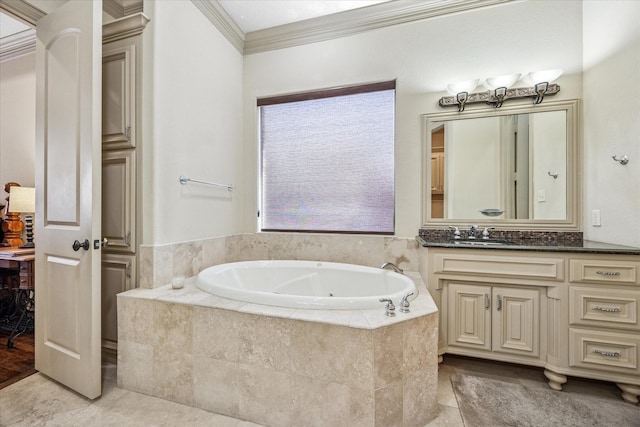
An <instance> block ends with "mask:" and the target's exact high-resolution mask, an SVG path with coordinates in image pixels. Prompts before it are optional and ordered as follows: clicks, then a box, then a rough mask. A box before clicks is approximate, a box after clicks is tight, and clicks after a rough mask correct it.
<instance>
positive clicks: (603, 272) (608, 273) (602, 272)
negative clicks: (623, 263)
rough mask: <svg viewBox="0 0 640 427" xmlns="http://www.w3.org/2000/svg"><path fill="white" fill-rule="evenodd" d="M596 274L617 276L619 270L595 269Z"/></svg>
mask: <svg viewBox="0 0 640 427" xmlns="http://www.w3.org/2000/svg"><path fill="white" fill-rule="evenodd" d="M596 274H599V275H601V276H619V275H620V272H619V271H600V270H598V271H596Z"/></svg>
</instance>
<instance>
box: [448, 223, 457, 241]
mask: <svg viewBox="0 0 640 427" xmlns="http://www.w3.org/2000/svg"><path fill="white" fill-rule="evenodd" d="M449 230H453V238H454V239H455V240H458V239H459V238H460V229H459V228H458V227H453V226H451V225H450V226H449Z"/></svg>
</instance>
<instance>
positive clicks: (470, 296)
mask: <svg viewBox="0 0 640 427" xmlns="http://www.w3.org/2000/svg"><path fill="white" fill-rule="evenodd" d="M490 304H491V287H489V286H478V285H465V284H461V283H449V286H448V289H447V311H448V315H447V318H448V326H447V337H448V344H449V345H452V346H458V347H468V348H475V349H480V350H491V308H490Z"/></svg>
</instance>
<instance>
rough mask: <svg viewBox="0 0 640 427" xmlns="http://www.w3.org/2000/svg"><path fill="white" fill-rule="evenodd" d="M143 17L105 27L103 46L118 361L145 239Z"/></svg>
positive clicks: (106, 350)
mask: <svg viewBox="0 0 640 427" xmlns="http://www.w3.org/2000/svg"><path fill="white" fill-rule="evenodd" d="M148 22H149V20H148V18H147V17H146V16H145V15H144V14H143V13H137V14H134V15H130V16H126V17H124V18H121V19H117V20H115V21H112V22H109V23H107V24H105V25H104V26H103V45H102V235H103V237H105V238H106V239H107V240H108V243H107V245H106V246H104V247H103V250H102V353H103V359H105V360H109V361H112V362H115V361H116V359H117V344H118V317H117V312H116V310H117V307H116V306H117V304H116V294H118V293H120V292H124V291H126V290H129V289H132V288H134V287H137V283H138V280H137V261H138V242H139V240H140V235H139V230H140V229H141V227H140V226H139V218H140V212H141V210H140V206H139V205H138V203H139V202H138V200H139V199H140V198H139V197H136V195H137V193H138V172H139V162H140V160H139V159H140V157H141V156H140V154H141V150H142V148H141V146H142V144H141V138H142V133H141V128H142V126H141V123H140V118H141V102H140V100H141V84H140V80H141V62H142V61H141V54H140V49H141V46H142V31H143V30H144V27H145V26H146V24H147V23H148Z"/></svg>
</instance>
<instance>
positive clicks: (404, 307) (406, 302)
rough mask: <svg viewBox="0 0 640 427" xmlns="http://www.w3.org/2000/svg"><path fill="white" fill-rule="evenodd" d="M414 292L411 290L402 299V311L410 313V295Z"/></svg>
mask: <svg viewBox="0 0 640 427" xmlns="http://www.w3.org/2000/svg"><path fill="white" fill-rule="evenodd" d="M413 294H414V293H413V292H409V293H408V294H406V295H405V296H403V297H402V299H401V300H400V312H402V313H408V312H409V297H410V296H411V295H413Z"/></svg>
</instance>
